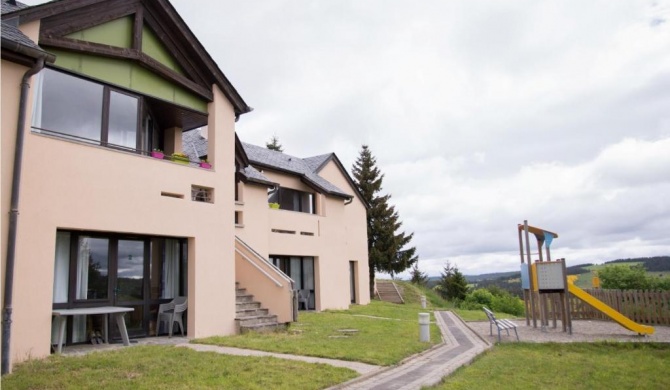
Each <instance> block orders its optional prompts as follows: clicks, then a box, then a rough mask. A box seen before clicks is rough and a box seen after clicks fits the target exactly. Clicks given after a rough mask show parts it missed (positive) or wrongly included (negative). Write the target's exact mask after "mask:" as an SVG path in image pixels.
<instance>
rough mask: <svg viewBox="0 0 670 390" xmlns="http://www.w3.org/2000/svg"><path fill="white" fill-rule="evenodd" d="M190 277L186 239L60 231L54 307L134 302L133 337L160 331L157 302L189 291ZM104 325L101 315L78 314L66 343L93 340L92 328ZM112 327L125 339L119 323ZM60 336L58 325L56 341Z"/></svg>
mask: <svg viewBox="0 0 670 390" xmlns="http://www.w3.org/2000/svg"><path fill="white" fill-rule="evenodd" d="M187 280H188V245H187V241H186V239H184V238H166V237H154V236H136V235H129V234H123V233H112V232H109V233H104V232H82V231H58V232H57V234H56V253H55V259H54V285H53V308H54V309H73V308H84V307H99V306H125V307H132V308H133V309H134V310H133V311H132V312H130V313H127V314H126V315H125V320H126V327H127V328H128V334H129V336H131V337H144V336H148V335H155V329H156V316H157V312H158V306H159V305H160V304H161V303H166V302H169V301H171V300H172V299H173V298H175V297H177V296H186V294H187V291H188V285H187ZM187 315H188V312H187ZM184 322H185V323H186V318H185V319H184ZM101 329H102V317H101V316H73V317H71V318H69V319H68V328H67V344H72V343H86V342H89V341H90V340H91V335H92V332H95V331H99V330H101ZM109 330H110V337H111V339H112V340H116V339H120V335H119V334H118V330H117V328H116V325H115V324H110V327H109ZM56 338H57V334H56V331H55V328H54V329H52V340H56Z"/></svg>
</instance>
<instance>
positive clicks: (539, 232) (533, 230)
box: [518, 224, 558, 241]
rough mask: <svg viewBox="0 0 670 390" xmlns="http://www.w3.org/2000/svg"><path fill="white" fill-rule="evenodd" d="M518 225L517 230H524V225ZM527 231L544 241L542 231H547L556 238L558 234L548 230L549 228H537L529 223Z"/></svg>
mask: <svg viewBox="0 0 670 390" xmlns="http://www.w3.org/2000/svg"><path fill="white" fill-rule="evenodd" d="M518 226H519V231H520V232H522V231H524V225H523V224H519V225H518ZM528 233H533V234H534V235H535V237H536V238H537V239H538V241H544V233H549V234H551V235H552V236H554V238H558V234H556V233H554V232H550V231H549V230H544V229H541V228H538V227H535V226H530V225H528Z"/></svg>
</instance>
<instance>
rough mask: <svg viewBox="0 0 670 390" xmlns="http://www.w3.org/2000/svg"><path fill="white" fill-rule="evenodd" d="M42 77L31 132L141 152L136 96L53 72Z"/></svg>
mask: <svg viewBox="0 0 670 390" xmlns="http://www.w3.org/2000/svg"><path fill="white" fill-rule="evenodd" d="M42 73H43V74H42V75H41V78H42V80H41V82H40V83H39V85H38V87H37V89H36V96H35V111H34V115H33V128H35V129H36V130H38V131H44V132H46V133H52V134H55V135H60V136H64V137H66V138H70V139H76V140H79V141H84V142H90V143H94V144H100V145H109V146H113V147H119V148H123V149H131V150H136V149H140V145H139V142H140V138H141V137H140V135H139V133H138V129H139V124H138V123H139V122H138V120H139V113H140V99H139V98H138V97H137V96H132V95H130V94H127V93H125V92H121V91H118V90H115V89H113V88H111V87H109V86H106V85H102V84H98V83H94V82H91V81H88V80H85V79H82V78H78V77H74V76H71V75H69V74H66V73H62V72H58V71H55V70H53V69H45V70H44V71H43V72H42Z"/></svg>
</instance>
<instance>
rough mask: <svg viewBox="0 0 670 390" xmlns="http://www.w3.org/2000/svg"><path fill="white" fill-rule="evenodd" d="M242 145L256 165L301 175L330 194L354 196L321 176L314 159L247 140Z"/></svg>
mask: <svg viewBox="0 0 670 390" xmlns="http://www.w3.org/2000/svg"><path fill="white" fill-rule="evenodd" d="M242 145H243V146H244V150H245V152H246V153H247V156H249V162H251V163H252V164H254V165H257V166H259V167H266V168H268V169H273V170H277V171H281V172H286V173H290V174H293V175H297V176H300V178H301V179H302V180H303V182H305V183H306V184H307V185H310V186H312V187H316V188H317V189H319V190H321V191H323V192H325V193H327V194H329V195H334V196H339V197H342V198H347V199H349V198H352V197H353V196H352V195H351V194H347V193H346V192H344V191H343V190H341V189H340V188H338V187H337V186H336V185H334V184H333V183H331V182H329V181H328V180H326V179H324V178H323V177H321V176H319V174H318V173H317V172H316V171H315V170H314V169H313V167H314V166H315V162H314V160H309V161H305V160H304V159H301V158H299V157H295V156H291V155H288V154H285V153H282V152H277V151H275V150H270V149H267V148H264V147H262V146H256V145H252V144H248V143H245V142H242Z"/></svg>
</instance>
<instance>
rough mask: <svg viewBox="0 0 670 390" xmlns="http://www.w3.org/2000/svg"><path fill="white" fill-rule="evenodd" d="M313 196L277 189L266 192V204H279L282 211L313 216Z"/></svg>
mask: <svg viewBox="0 0 670 390" xmlns="http://www.w3.org/2000/svg"><path fill="white" fill-rule="evenodd" d="M314 199H315V198H314V194H313V193H311V192H304V191H298V190H294V189H290V188H283V187H279V188H277V189H275V190H271V191H269V192H268V203H279V208H280V209H282V210H291V211H300V212H303V213H309V214H315V213H316V211H315V210H316V207H315V204H314Z"/></svg>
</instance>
